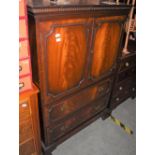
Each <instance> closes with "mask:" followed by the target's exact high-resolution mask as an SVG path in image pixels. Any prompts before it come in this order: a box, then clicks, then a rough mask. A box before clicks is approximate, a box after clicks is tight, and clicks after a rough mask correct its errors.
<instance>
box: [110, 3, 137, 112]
mask: <svg viewBox="0 0 155 155" xmlns="http://www.w3.org/2000/svg"><path fill="white" fill-rule="evenodd" d="M126 3H127V5H129V4H130V3H131V4H132V8H131V10H130V14H129V17H128V20H127V22H126V24H125V25H126V27H125V33H124V38H123V44H122V54H121V57H120V58H119V61H118V66H117V72H116V77H115V82H114V85H113V92H112V95H111V97H110V104H109V108H110V109H111V111H112V110H113V109H114V108H116V107H117V106H118V105H119V104H121V103H122V102H123V101H124V100H126V99H128V98H129V97H131V98H134V97H135V96H136V38H134V37H135V36H134V35H133V36H132V39H130V37H129V36H130V35H131V33H133V32H134V33H136V25H135V24H136V21H135V17H136V8H135V0H132V1H131V0H127V1H126Z"/></svg>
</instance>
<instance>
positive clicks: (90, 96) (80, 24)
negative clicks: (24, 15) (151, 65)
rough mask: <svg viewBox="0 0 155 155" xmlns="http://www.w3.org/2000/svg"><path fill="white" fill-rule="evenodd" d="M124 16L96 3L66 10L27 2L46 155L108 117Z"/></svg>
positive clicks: (120, 8)
mask: <svg viewBox="0 0 155 155" xmlns="http://www.w3.org/2000/svg"><path fill="white" fill-rule="evenodd" d="M91 2H93V3H91ZM129 11H130V7H129V6H126V5H107V4H104V3H100V2H98V1H81V3H79V4H78V5H77V3H76V5H75V4H74V3H72V4H71V5H65V6H63V5H60V6H59V5H54V4H51V3H50V2H49V1H44V0H43V1H41V0H40V1H29V3H28V14H29V36H30V47H31V52H32V53H31V56H32V71H33V81H34V82H35V84H36V85H37V86H38V87H39V89H40V94H39V96H40V97H39V101H40V116H41V133H42V134H41V135H42V147H43V151H44V153H45V154H46V155H50V154H51V151H52V150H53V149H55V148H56V146H57V145H59V144H60V143H62V142H63V141H64V140H66V139H67V138H69V137H70V136H72V135H73V134H75V133H77V132H78V131H79V130H81V129H83V128H84V127H85V126H87V125H89V124H90V123H91V122H93V121H95V120H96V119H97V118H99V117H102V118H103V119H105V118H106V117H108V115H109V109H108V104H109V101H110V95H111V92H112V87H113V83H114V79H115V75H116V70H117V64H118V61H119V57H120V56H121V53H120V45H121V44H120V43H121V40H122V37H123V35H122V32H123V27H124V22H125V21H126V18H127V15H128V13H129Z"/></svg>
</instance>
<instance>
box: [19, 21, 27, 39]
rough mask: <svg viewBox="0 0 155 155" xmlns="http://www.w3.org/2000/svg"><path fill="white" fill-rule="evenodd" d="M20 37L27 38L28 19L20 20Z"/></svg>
mask: <svg viewBox="0 0 155 155" xmlns="http://www.w3.org/2000/svg"><path fill="white" fill-rule="evenodd" d="M19 37H20V38H27V27H26V20H19Z"/></svg>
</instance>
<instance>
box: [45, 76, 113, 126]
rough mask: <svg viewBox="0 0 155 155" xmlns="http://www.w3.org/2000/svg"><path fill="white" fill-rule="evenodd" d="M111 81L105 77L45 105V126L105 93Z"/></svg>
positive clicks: (108, 89)
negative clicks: (71, 94)
mask: <svg viewBox="0 0 155 155" xmlns="http://www.w3.org/2000/svg"><path fill="white" fill-rule="evenodd" d="M111 83H112V79H107V80H105V81H103V82H101V83H98V84H96V85H94V86H92V87H90V88H88V89H84V90H83V91H81V92H79V93H76V94H75V95H73V96H71V97H69V98H67V99H64V100H61V101H59V102H57V103H55V104H53V103H52V104H51V106H50V107H48V108H47V107H46V108H45V111H44V113H45V115H46V118H48V121H47V120H45V121H46V126H49V125H50V124H51V123H53V122H56V121H58V120H59V121H60V120H61V119H63V118H64V117H66V116H68V115H70V114H73V113H74V112H76V111H78V110H79V109H81V108H83V107H84V106H86V105H88V104H90V103H91V102H92V101H94V100H96V99H97V98H99V97H101V96H103V95H105V94H107V93H108V92H109V91H110V88H111Z"/></svg>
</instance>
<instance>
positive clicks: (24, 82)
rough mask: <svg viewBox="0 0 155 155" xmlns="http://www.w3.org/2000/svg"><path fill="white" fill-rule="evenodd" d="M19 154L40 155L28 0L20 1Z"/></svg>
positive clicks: (36, 91)
mask: <svg viewBox="0 0 155 155" xmlns="http://www.w3.org/2000/svg"><path fill="white" fill-rule="evenodd" d="M19 15H20V16H19V37H20V38H19V93H20V94H19V154H20V155H40V154H41V145H40V125H39V116H38V115H39V114H38V109H39V108H38V96H37V95H38V89H37V87H36V86H35V85H33V84H32V75H31V74H32V73H31V63H30V51H29V40H28V24H27V9H26V0H20V1H19Z"/></svg>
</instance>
